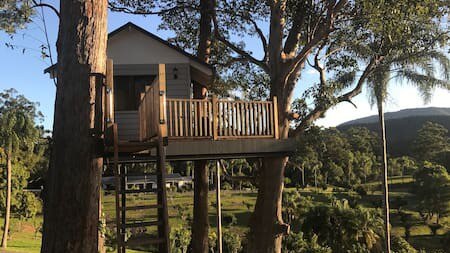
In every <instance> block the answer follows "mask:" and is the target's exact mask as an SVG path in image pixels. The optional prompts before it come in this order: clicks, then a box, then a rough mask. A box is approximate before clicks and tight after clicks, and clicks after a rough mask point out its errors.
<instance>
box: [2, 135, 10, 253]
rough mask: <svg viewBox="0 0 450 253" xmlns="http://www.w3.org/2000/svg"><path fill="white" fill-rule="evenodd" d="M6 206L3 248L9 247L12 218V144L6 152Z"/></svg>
mask: <svg viewBox="0 0 450 253" xmlns="http://www.w3.org/2000/svg"><path fill="white" fill-rule="evenodd" d="M6 153H7V154H6V205H5V221H4V228H3V237H2V248H4V249H6V247H8V234H9V220H10V217H11V173H12V144H11V143H10V144H9V145H8V150H7V151H6Z"/></svg>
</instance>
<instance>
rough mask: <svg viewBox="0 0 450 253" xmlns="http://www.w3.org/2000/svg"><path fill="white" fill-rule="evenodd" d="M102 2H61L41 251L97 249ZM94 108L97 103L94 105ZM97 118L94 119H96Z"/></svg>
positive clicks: (104, 12)
mask: <svg viewBox="0 0 450 253" xmlns="http://www.w3.org/2000/svg"><path fill="white" fill-rule="evenodd" d="M107 5H108V3H107V1H106V0H73V1H61V2H60V9H61V11H60V13H61V19H60V24H59V34H58V42H57V50H58V73H57V76H58V85H57V91H56V102H55V116H54V125H53V139H54V144H53V149H52V151H53V153H52V159H51V163H50V168H49V174H48V185H47V190H46V193H47V196H46V202H45V213H44V233H43V242H42V248H41V252H45V253H52V252H54V253H60V252H65V253H70V252H74V253H79V252H83V253H94V252H97V250H98V233H99V231H98V225H99V193H100V191H99V190H100V189H99V188H100V183H99V182H100V177H101V169H102V164H103V161H102V141H101V140H100V139H99V137H98V135H97V134H96V132H95V131H94V129H96V127H97V125H96V124H97V123H98V119H99V118H98V117H102V115H96V114H95V107H96V105H95V101H96V100H95V98H96V94H95V93H96V82H98V78H100V77H98V75H99V74H100V75H104V74H105V69H106V41H107ZM97 106H100V105H97ZM96 122H97V123H96Z"/></svg>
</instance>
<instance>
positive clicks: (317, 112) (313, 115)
mask: <svg viewBox="0 0 450 253" xmlns="http://www.w3.org/2000/svg"><path fill="white" fill-rule="evenodd" d="M382 60H383V57H377V58H375V59H372V60H371V61H370V62H369V64H368V65H367V66H366V68H365V69H364V71H363V73H362V75H361V76H360V78H359V79H358V82H357V84H356V86H355V87H354V88H353V89H352V90H351V91H349V92H347V93H345V94H343V95H341V96H339V97H338V98H337V102H336V103H335V104H330V105H327V106H325V105H319V106H317V107H316V108H314V109H313V110H312V111H311V112H310V113H308V115H306V116H305V118H304V119H303V120H302V121H301V123H300V124H299V125H298V126H297V128H296V129H295V130H294V131H292V137H294V138H296V137H298V136H299V135H300V134H302V133H303V132H304V131H305V130H306V129H307V128H308V127H309V126H310V125H311V124H312V122H314V121H315V120H317V119H318V118H320V117H321V116H322V115H323V114H324V113H325V112H326V111H327V110H328V109H329V108H330V107H332V106H334V105H336V104H338V103H341V102H349V103H351V104H352V105H353V106H355V107H356V105H355V104H354V103H353V102H352V101H351V99H352V98H353V97H355V96H356V95H358V94H360V93H361V91H362V87H363V84H364V82H365V81H366V79H367V77H368V76H369V75H370V74H371V73H372V72H373V70H374V69H375V67H376V66H377V65H378V64H379V63H380V61H382Z"/></svg>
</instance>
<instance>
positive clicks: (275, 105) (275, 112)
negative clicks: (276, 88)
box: [273, 96, 280, 139]
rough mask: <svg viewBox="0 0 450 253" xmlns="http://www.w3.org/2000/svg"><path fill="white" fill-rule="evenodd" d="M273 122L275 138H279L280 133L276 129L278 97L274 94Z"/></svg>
mask: <svg viewBox="0 0 450 253" xmlns="http://www.w3.org/2000/svg"><path fill="white" fill-rule="evenodd" d="M273 119H274V120H273V121H274V122H273V124H274V128H275V136H274V137H275V139H279V138H280V133H279V129H278V99H277V97H276V96H274V97H273Z"/></svg>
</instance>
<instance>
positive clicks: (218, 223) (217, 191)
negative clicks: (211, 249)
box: [216, 160, 222, 253]
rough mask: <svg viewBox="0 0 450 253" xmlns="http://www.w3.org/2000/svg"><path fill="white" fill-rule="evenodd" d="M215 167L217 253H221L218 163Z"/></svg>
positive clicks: (218, 162)
mask: <svg viewBox="0 0 450 253" xmlns="http://www.w3.org/2000/svg"><path fill="white" fill-rule="evenodd" d="M216 163H217V165H216V169H217V170H216V204H217V252H218V253H222V206H221V201H220V161H219V160H217V162H216Z"/></svg>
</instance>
